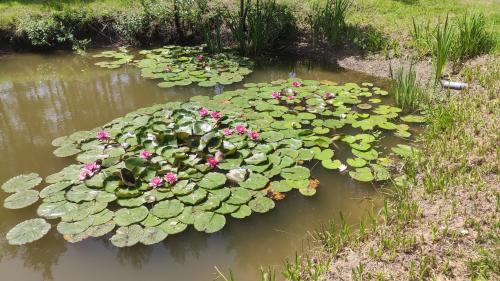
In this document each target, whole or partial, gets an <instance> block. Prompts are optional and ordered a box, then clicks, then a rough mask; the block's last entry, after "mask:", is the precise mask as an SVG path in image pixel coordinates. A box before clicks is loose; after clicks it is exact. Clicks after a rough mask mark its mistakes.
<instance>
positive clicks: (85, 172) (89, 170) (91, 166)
mask: <svg viewBox="0 0 500 281" xmlns="http://www.w3.org/2000/svg"><path fill="white" fill-rule="evenodd" d="M100 169H101V166H99V165H98V164H97V163H95V162H92V163H87V164H85V165H83V168H82V170H81V171H80V174H79V175H78V176H79V178H80V180H82V181H83V180H86V179H88V178H90V177H92V176H93V175H94V174H95V173H97V172H99V170H100Z"/></svg>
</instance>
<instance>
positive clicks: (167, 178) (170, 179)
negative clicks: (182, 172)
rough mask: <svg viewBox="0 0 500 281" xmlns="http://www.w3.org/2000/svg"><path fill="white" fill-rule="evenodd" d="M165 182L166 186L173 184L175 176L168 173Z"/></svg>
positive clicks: (175, 179)
mask: <svg viewBox="0 0 500 281" xmlns="http://www.w3.org/2000/svg"><path fill="white" fill-rule="evenodd" d="M165 181H167V182H168V184H173V183H175V182H176V181H177V175H176V174H174V173H172V172H168V173H167V174H166V175H165Z"/></svg>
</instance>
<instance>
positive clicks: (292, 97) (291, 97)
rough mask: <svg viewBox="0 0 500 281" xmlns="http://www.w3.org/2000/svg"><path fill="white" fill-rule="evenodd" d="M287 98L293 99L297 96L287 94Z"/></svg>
mask: <svg viewBox="0 0 500 281" xmlns="http://www.w3.org/2000/svg"><path fill="white" fill-rule="evenodd" d="M287 98H288V99H289V100H293V99H294V98H295V96H287Z"/></svg>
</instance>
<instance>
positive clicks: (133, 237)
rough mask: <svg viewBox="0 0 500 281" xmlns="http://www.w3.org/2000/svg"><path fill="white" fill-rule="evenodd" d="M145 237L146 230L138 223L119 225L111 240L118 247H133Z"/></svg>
mask: <svg viewBox="0 0 500 281" xmlns="http://www.w3.org/2000/svg"><path fill="white" fill-rule="evenodd" d="M143 237H144V230H143V229H142V227H141V226H139V225H137V224H133V225H130V226H122V227H119V228H118V229H117V230H116V233H115V234H114V235H113V236H112V237H111V239H110V240H111V243H112V244H113V245H115V246H116V247H131V246H134V245H135V244H137V243H139V241H141V239H143Z"/></svg>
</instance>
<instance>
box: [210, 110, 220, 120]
mask: <svg viewBox="0 0 500 281" xmlns="http://www.w3.org/2000/svg"><path fill="white" fill-rule="evenodd" d="M210 115H211V116H212V118H213V119H215V120H218V119H219V118H220V117H221V115H220V112H219V111H214V112H212V114H210Z"/></svg>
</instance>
